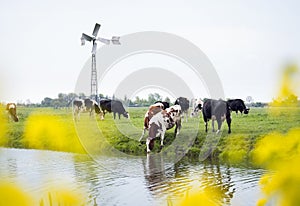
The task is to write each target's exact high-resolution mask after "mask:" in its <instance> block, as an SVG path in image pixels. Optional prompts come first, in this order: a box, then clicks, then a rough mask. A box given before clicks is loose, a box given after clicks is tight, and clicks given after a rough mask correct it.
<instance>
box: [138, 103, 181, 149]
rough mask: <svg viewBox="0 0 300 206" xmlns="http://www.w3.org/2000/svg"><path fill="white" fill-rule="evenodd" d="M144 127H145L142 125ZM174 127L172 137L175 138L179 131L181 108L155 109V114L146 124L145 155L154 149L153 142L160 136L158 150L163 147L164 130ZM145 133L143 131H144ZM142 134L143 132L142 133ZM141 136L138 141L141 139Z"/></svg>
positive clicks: (175, 106)
mask: <svg viewBox="0 0 300 206" xmlns="http://www.w3.org/2000/svg"><path fill="white" fill-rule="evenodd" d="M144 126H146V125H144ZM174 126H176V127H175V132H174V136H175V138H176V136H177V135H179V132H180V129H181V107H180V105H174V106H171V107H169V108H167V109H165V110H162V109H160V108H157V109H156V113H155V114H153V116H152V117H151V119H150V121H149V123H148V130H149V135H148V138H147V140H146V145H147V153H149V152H150V151H151V150H152V149H153V147H154V140H155V138H156V137H157V136H160V138H161V143H160V148H162V147H163V146H164V144H163V143H164V136H165V132H166V130H169V129H171V128H173V127H174ZM144 131H145V129H144ZM143 134H144V132H143ZM142 137H143V135H142V136H141V138H140V140H141V139H142Z"/></svg>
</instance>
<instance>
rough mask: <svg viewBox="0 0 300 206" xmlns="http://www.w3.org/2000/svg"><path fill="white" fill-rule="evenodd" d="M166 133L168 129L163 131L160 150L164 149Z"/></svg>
mask: <svg viewBox="0 0 300 206" xmlns="http://www.w3.org/2000/svg"><path fill="white" fill-rule="evenodd" d="M165 133H166V129H163V131H162V132H161V135H160V149H162V148H163V147H164V139H165Z"/></svg>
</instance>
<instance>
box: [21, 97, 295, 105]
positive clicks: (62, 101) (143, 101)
mask: <svg viewBox="0 0 300 206" xmlns="http://www.w3.org/2000/svg"><path fill="white" fill-rule="evenodd" d="M99 97H100V99H113V100H119V101H121V102H122V103H123V104H124V105H126V106H129V107H148V106H150V105H151V104H153V103H154V102H156V101H166V102H170V103H172V102H171V100H170V98H169V97H165V98H163V97H162V96H161V95H160V94H158V93H150V94H148V97H147V98H142V97H139V96H135V99H128V98H127V96H125V97H124V98H123V99H120V98H117V97H115V96H114V95H113V96H112V97H110V96H108V95H104V94H99ZM75 98H79V99H86V98H89V96H87V95H85V94H84V93H79V94H75V93H68V94H66V93H59V94H58V95H57V97H56V98H50V97H45V98H44V99H43V100H42V101H41V103H28V102H27V103H26V104H25V103H18V105H22V106H27V107H53V108H62V107H71V106H72V102H73V100H74V99H75ZM284 102H285V103H293V105H298V106H300V101H299V100H298V97H297V96H295V95H293V96H291V97H289V98H288V99H285V100H284ZM245 103H246V105H247V106H249V107H266V106H269V105H271V106H274V105H276V104H274V103H276V100H273V101H272V102H270V103H265V102H254V101H252V102H245ZM190 104H191V105H190V106H193V105H192V102H190Z"/></svg>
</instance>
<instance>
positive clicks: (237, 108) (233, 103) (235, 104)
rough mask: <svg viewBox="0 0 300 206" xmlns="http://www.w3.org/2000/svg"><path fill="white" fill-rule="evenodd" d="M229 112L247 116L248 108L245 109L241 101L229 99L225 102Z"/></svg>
mask: <svg viewBox="0 0 300 206" xmlns="http://www.w3.org/2000/svg"><path fill="white" fill-rule="evenodd" d="M227 102H228V104H229V107H230V110H231V111H234V112H236V114H238V112H240V113H241V114H243V113H244V114H248V113H249V110H250V109H249V108H247V107H246V105H245V103H244V101H243V100H241V99H230V100H227Z"/></svg>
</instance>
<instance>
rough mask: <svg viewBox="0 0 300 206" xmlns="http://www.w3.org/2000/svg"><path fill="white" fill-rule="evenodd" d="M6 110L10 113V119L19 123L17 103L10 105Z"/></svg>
mask: <svg viewBox="0 0 300 206" xmlns="http://www.w3.org/2000/svg"><path fill="white" fill-rule="evenodd" d="M6 110H7V111H8V116H9V118H11V119H12V120H13V121H15V122H18V121H19V117H18V116H17V105H16V104H15V103H8V104H7V105H6Z"/></svg>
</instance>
